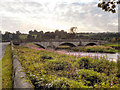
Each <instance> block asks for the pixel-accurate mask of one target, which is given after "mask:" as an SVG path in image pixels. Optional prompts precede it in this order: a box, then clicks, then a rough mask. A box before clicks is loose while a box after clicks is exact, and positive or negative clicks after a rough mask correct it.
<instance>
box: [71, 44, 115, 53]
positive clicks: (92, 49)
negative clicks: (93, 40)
mask: <svg viewBox="0 0 120 90" xmlns="http://www.w3.org/2000/svg"><path fill="white" fill-rule="evenodd" d="M70 51H75V52H79V51H80V52H100V53H116V52H117V50H115V49H114V48H112V47H110V46H102V45H97V46H86V47H73V48H71V49H70Z"/></svg>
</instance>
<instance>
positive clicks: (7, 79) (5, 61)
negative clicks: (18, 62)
mask: <svg viewBox="0 0 120 90" xmlns="http://www.w3.org/2000/svg"><path fill="white" fill-rule="evenodd" d="M1 63H2V88H12V56H11V49H10V45H8V46H7V48H6V50H5V54H4V56H3V58H2V60H1Z"/></svg>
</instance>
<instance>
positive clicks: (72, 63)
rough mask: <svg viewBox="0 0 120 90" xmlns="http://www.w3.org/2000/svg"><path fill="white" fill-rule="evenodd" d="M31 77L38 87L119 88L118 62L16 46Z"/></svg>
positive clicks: (21, 60)
mask: <svg viewBox="0 0 120 90" xmlns="http://www.w3.org/2000/svg"><path fill="white" fill-rule="evenodd" d="M14 53H16V54H17V55H18V57H19V60H20V62H21V65H22V67H23V68H24V70H25V72H26V74H27V77H28V78H29V79H30V80H31V82H32V83H33V85H34V86H35V88H118V87H120V83H119V82H120V77H119V75H118V74H119V73H118V64H117V63H116V62H113V61H111V62H110V61H109V60H107V59H106V58H104V57H101V58H91V57H75V56H72V55H71V56H70V55H65V54H59V53H57V52H54V51H48V50H39V49H38V50H37V49H30V48H28V47H26V46H16V47H15V51H14Z"/></svg>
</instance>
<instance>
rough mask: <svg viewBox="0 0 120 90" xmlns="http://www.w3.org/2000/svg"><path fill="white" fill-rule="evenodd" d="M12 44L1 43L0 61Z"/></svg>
mask: <svg viewBox="0 0 120 90" xmlns="http://www.w3.org/2000/svg"><path fill="white" fill-rule="evenodd" d="M8 44H10V42H5V43H0V60H1V59H2V57H3V55H4V52H5V49H6V46H7V45H8Z"/></svg>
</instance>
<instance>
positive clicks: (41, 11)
mask: <svg viewBox="0 0 120 90" xmlns="http://www.w3.org/2000/svg"><path fill="white" fill-rule="evenodd" d="M98 2H99V0H0V30H1V31H2V33H4V32H5V31H9V32H16V31H18V30H19V31H20V32H22V33H28V31H30V30H34V29H36V30H37V31H41V30H43V31H44V32H47V31H50V32H52V31H55V30H64V31H67V32H68V31H69V29H70V28H71V27H77V28H78V29H77V32H93V33H97V32H118V12H117V13H115V14H113V13H109V12H104V11H103V10H102V9H101V8H98V7H97V3H98Z"/></svg>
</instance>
